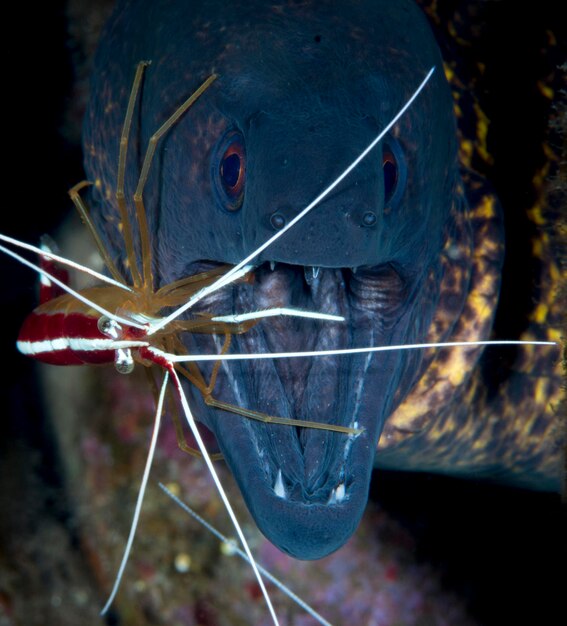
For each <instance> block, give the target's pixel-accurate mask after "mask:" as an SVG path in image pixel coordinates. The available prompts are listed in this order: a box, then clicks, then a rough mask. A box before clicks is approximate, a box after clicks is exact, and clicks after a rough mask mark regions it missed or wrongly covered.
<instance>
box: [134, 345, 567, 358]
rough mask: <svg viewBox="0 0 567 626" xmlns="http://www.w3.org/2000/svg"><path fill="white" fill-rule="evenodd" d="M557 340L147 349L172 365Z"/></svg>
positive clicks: (151, 347)
mask: <svg viewBox="0 0 567 626" xmlns="http://www.w3.org/2000/svg"><path fill="white" fill-rule="evenodd" d="M556 345H558V343H557V342H556V341H522V340H505V339H503V340H494V341H491V340H486V341H442V342H436V343H412V344H405V345H396V346H370V347H366V348H343V349H337V350H308V351H305V352H259V353H255V354H250V353H243V354H189V355H184V354H182V355H178V354H169V353H167V352H162V351H161V350H159V349H158V348H154V347H153V346H148V347H147V348H146V349H147V350H149V351H150V352H151V353H152V354H155V356H156V357H158V358H163V359H166V360H168V361H171V362H174V363H186V362H189V361H195V362H200V361H248V360H256V359H294V358H300V357H320V356H341V355H347V354H366V353H368V352H390V351H392V350H423V349H426V348H457V347H463V348H466V347H471V346H556Z"/></svg>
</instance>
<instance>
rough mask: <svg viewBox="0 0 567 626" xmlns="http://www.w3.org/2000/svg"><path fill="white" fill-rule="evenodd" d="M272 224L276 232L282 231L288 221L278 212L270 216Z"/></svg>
mask: <svg viewBox="0 0 567 626" xmlns="http://www.w3.org/2000/svg"><path fill="white" fill-rule="evenodd" d="M270 224H271V225H272V228H273V229H274V230H281V229H282V228H283V227H284V226H285V224H286V219H285V217H284V216H283V215H282V214H281V213H279V212H278V211H276V212H275V213H272V215H271V216H270Z"/></svg>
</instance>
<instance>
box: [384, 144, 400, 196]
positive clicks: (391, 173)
mask: <svg viewBox="0 0 567 626" xmlns="http://www.w3.org/2000/svg"><path fill="white" fill-rule="evenodd" d="M382 170H383V172H384V204H388V203H389V202H390V200H391V199H392V197H393V195H394V192H395V191H396V187H397V184H398V161H397V160H396V157H395V155H394V153H393V152H392V150H390V148H389V147H388V146H385V147H384V150H383V151H382Z"/></svg>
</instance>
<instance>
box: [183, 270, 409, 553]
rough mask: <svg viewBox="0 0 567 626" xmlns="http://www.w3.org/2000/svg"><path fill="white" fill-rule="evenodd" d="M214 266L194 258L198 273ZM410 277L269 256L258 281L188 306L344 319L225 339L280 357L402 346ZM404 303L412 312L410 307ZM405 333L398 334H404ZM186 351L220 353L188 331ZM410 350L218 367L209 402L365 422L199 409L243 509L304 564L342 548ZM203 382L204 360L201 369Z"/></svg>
mask: <svg viewBox="0 0 567 626" xmlns="http://www.w3.org/2000/svg"><path fill="white" fill-rule="evenodd" d="M210 267H211V264H210V263H206V262H202V263H198V264H193V265H192V267H191V268H190V271H191V272H192V273H194V272H195V271H203V270H204V269H208V268H210ZM409 292H410V289H409V281H408V278H407V277H404V275H403V273H402V271H401V270H400V268H398V267H396V266H395V265H394V264H384V265H381V266H376V267H360V268H356V269H352V268H348V269H346V268H322V267H311V266H306V267H304V266H295V265H288V264H285V263H280V262H274V261H267V262H265V263H263V264H262V265H260V266H258V267H257V268H256V269H255V271H254V280H253V281H251V282H240V283H237V284H233V285H232V286H230V287H228V288H225V289H222V290H220V291H219V292H216V293H214V294H212V295H211V296H209V297H207V298H206V299H205V300H203V301H201V302H199V303H198V305H197V306H196V307H195V308H194V309H192V313H193V314H195V313H199V311H206V312H208V313H211V312H212V313H214V314H215V315H228V314H232V313H243V312H249V311H257V310H261V309H267V308H272V307H294V308H300V309H305V310H310V311H318V312H323V313H331V314H335V315H341V316H343V317H344V318H345V321H344V322H327V321H320V320H309V319H298V318H289V317H276V318H268V319H265V320H261V321H260V322H259V323H258V324H257V325H256V326H254V327H253V328H252V329H250V330H248V331H247V332H246V333H243V334H241V335H236V336H234V337H233V342H232V346H231V350H230V351H231V352H234V353H237V352H246V353H259V352H284V351H305V350H318V349H320V350H328V349H337V348H349V347H366V346H376V345H381V344H384V345H387V344H392V343H394V342H400V343H401V342H402V341H403V339H406V338H407V333H403V332H402V333H400V332H399V330H398V328H399V327H403V326H405V327H408V325H407V324H403V323H402V321H403V319H402V318H404V317H406V315H407V308H408V307H407V302H408V293H409ZM410 308H411V307H410ZM401 335H406V337H402V336H401ZM186 343H187V347H188V348H189V349H190V350H192V351H194V352H201V353H211V352H213V351H218V350H219V347H220V346H221V345H222V338H221V337H218V336H210V335H203V334H202V335H199V334H192V335H191V337H190V339H187V340H186ZM407 362H408V357H406V356H405V355H402V354H400V353H394V352H387V353H378V354H361V355H356V356H351V355H349V356H325V357H316V358H305V357H300V358H292V359H263V360H253V361H231V362H224V363H223V365H222V367H221V369H220V372H219V376H218V380H217V384H216V386H215V389H214V391H213V395H214V397H215V398H216V399H219V400H222V401H223V402H229V403H231V404H236V405H238V406H240V407H245V408H248V409H253V410H255V411H260V412H262V413H265V414H267V415H275V416H278V417H283V418H293V419H296V420H310V421H316V422H322V423H325V424H335V425H341V426H345V427H349V428H362V429H364V432H363V433H362V434H360V435H348V434H343V433H337V432H333V431H328V430H319V429H313V428H301V427H295V426H285V425H280V424H266V423H262V422H257V421H253V420H250V419H247V418H244V417H241V416H237V415H234V414H231V413H229V412H225V411H220V410H218V409H213V408H210V407H206V406H205V405H204V403H203V401H202V398H201V399H200V396H199V394H198V393H195V392H194V390H191V393H192V395H193V397H194V399H195V400H196V403H197V407H198V408H197V411H196V415H197V417H198V419H199V420H200V421H202V422H203V423H204V424H206V425H207V426H208V427H209V428H210V429H211V430H212V431H213V433H214V434H215V436H216V438H217V440H218V443H219V446H220V448H221V450H222V452H223V454H224V456H225V458H226V460H227V462H228V464H229V466H230V467H231V470H232V471H233V473H234V475H235V478H236V480H237V481H238V483H239V485H240V487H241V490H242V493H243V495H244V498H245V500H246V502H247V505H248V507H249V509H250V511H251V512H252V514H253V515H254V517H255V519H256V522H257V524H258V526H259V527H260V529H261V530H262V531H263V532H264V534H265V535H266V536H267V537H268V538H269V539H270V540H271V541H272V542H273V543H275V545H277V546H278V547H279V548H280V549H282V550H284V551H285V552H287V553H289V554H291V555H292V556H295V557H298V558H303V559H314V558H320V557H323V556H325V555H327V554H329V553H331V552H333V551H334V550H336V549H338V548H339V547H341V545H343V544H344V543H345V541H346V540H347V539H348V538H349V537H350V535H351V534H352V533H353V532H354V530H355V529H356V527H357V525H358V522H359V520H360V517H361V515H362V512H363V510H364V507H365V505H366V499H367V493H368V485H369V480H370V474H371V470H372V465H373V461H374V451H375V449H376V443H377V440H378V437H379V435H380V432H381V429H382V425H383V421H384V419H385V418H386V417H387V415H389V413H390V412H391V410H392V408H393V403H394V401H395V399H394V394H395V391H396V389H397V387H398V383H399V379H400V372H401V371H402V370H404V369H405V368H404V367H403V366H402V367H400V365H401V364H407ZM200 368H201V370H202V371H203V373H204V375H205V378H206V379H207V378H208V375H209V374H210V371H211V368H212V365H210V364H207V365H205V364H201V365H200Z"/></svg>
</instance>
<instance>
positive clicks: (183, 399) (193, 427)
mask: <svg viewBox="0 0 567 626" xmlns="http://www.w3.org/2000/svg"><path fill="white" fill-rule="evenodd" d="M147 349H148V350H149V349H150V348H147ZM166 361H167V360H166ZM159 362H160V361H159V359H158V360H156V363H159ZM162 362H163V361H162ZM166 367H167V369H168V370H169V373H170V374H171V377H172V379H173V382H174V384H175V386H176V388H177V393H178V394H179V399H180V400H181V406H182V407H183V412H184V413H185V417H186V419H187V423H188V424H189V427H190V428H191V432H192V433H193V436H194V437H195V440H196V441H197V445H198V446H199V450H200V451H201V454H202V455H203V459H204V460H205V463H206V464H207V468H208V470H209V473H210V474H211V477H212V479H213V481H214V483H215V485H216V488H217V491H218V493H219V495H220V497H221V500H222V502H223V504H224V506H225V508H226V511H227V513H228V515H229V517H230V520H231V522H232V525H233V526H234V529H235V530H236V533H237V534H238V537H239V539H240V542H241V543H242V547H243V548H244V551H245V552H246V555H247V556H248V559H249V561H250V566H251V567H252V569H253V571H254V575H255V576H256V580H257V581H258V584H259V585H260V589H261V590H262V594H263V596H264V599H265V600H266V605H267V606H268V610H269V611H270V615H271V617H272V620H273V622H274V626H279V622H278V618H277V616H276V612H275V610H274V607H273V605H272V601H271V600H270V596H269V595H268V591H267V589H266V586H265V585H264V581H263V580H262V576H261V575H260V572H259V571H258V566H257V565H256V561H255V560H254V557H253V556H252V552H251V551H250V546H249V545H248V542H247V541H246V537H245V536H244V533H243V532H242V528H241V527H240V524H239V522H238V520H237V518H236V515H235V513H234V509H233V508H232V505H231V504H230V502H229V500H228V496H227V495H226V492H225V490H224V487H223V486H222V483H221V481H220V479H219V476H218V474H217V471H216V470H215V468H214V465H213V462H212V461H211V457H210V456H209V453H208V451H207V448H206V447H205V443H204V442H203V439H202V438H201V433H200V432H199V429H198V428H197V424H196V423H195V418H194V417H193V414H192V413H191V409H190V408H189V403H188V402H187V397H186V396H185V392H184V391H183V387H182V386H181V381H180V380H179V377H178V376H177V372H176V371H175V369H174V368H173V364H172V363H171V362H170V363H169V364H167V365H166Z"/></svg>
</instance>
